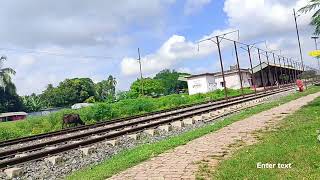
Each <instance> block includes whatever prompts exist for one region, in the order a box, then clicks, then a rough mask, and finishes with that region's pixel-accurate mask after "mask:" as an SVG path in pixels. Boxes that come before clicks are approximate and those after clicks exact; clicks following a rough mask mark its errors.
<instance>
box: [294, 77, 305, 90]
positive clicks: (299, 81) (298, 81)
mask: <svg viewBox="0 0 320 180" xmlns="http://www.w3.org/2000/svg"><path fill="white" fill-rule="evenodd" d="M296 84H297V86H298V88H299V92H303V90H304V88H303V86H304V85H303V81H302V80H301V79H297V81H296Z"/></svg>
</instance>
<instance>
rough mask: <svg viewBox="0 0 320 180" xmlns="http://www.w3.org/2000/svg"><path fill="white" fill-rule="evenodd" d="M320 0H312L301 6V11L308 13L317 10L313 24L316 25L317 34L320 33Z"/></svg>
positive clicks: (313, 16) (313, 17)
mask: <svg viewBox="0 0 320 180" xmlns="http://www.w3.org/2000/svg"><path fill="white" fill-rule="evenodd" d="M319 7H320V0H310V2H309V4H308V5H306V6H305V7H303V8H301V9H300V10H299V12H302V13H308V12H310V11H312V10H316V12H315V13H314V14H313V15H312V20H311V23H310V24H311V25H313V26H315V34H317V35H319V34H320V9H319Z"/></svg>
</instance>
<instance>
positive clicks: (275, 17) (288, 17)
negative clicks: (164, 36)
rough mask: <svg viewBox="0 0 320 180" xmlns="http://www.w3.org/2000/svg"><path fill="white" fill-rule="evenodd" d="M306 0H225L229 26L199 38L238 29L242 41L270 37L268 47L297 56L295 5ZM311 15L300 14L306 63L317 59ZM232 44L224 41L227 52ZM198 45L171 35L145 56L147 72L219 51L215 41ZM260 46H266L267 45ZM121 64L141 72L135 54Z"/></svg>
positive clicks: (127, 72) (126, 69) (234, 36)
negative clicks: (309, 52)
mask: <svg viewBox="0 0 320 180" xmlns="http://www.w3.org/2000/svg"><path fill="white" fill-rule="evenodd" d="M306 3H307V0H298V1H288V0H280V1H276V0H255V1H252V0H226V1H225V4H224V11H225V13H226V15H227V17H228V24H229V27H228V28H226V29H221V30H214V31H213V33H211V34H208V35H204V36H203V37H202V38H200V40H201V39H205V38H208V37H211V36H214V35H218V34H224V33H226V32H230V31H232V30H234V29H239V30H240V41H242V42H248V43H253V42H256V41H257V40H267V44H268V48H270V49H281V50H282V54H283V55H285V56H288V57H294V58H296V59H297V60H298V57H299V51H298V45H297V39H296V34H295V24H294V19H293V11H292V9H293V8H296V9H299V8H301V7H302V6H303V5H305V4H306ZM310 17H311V14H307V15H301V16H299V18H298V23H299V28H300V33H301V38H302V47H303V50H304V51H303V53H304V60H305V61H306V62H307V63H314V60H313V59H312V58H309V57H308V56H307V52H308V51H310V50H312V49H313V44H312V43H313V42H312V41H311V40H310V36H311V34H312V27H310V26H309V22H310ZM228 38H229V39H234V40H237V38H238V37H237V34H236V33H234V34H231V35H229V36H228ZM230 45H232V44H231V43H228V42H225V41H224V42H223V43H222V44H221V47H222V48H226V49H228V50H229V51H228V53H229V54H231V53H232V49H231V47H230ZM196 46H197V43H196V42H190V41H187V40H186V37H183V36H178V35H174V36H171V37H170V38H169V39H168V40H167V41H166V42H165V43H164V44H163V45H162V46H161V47H160V48H159V50H158V51H157V52H155V53H152V54H149V55H147V56H145V57H143V60H142V64H143V70H144V72H147V73H154V72H156V71H159V70H162V69H164V68H172V67H174V66H175V65H176V64H178V63H179V62H181V61H184V60H189V59H197V57H199V56H202V57H204V56H207V55H208V54H210V53H212V52H215V51H216V47H215V45H214V44H212V43H211V42H207V43H204V44H201V45H200V51H199V52H195V51H194V49H195V48H196ZM261 47H262V48H265V46H264V45H263V46H262V45H261ZM243 57H246V55H244V56H243ZM226 64H228V63H226ZM229 64H232V62H230V63H229ZM244 64H247V62H245V63H244ZM121 68H122V72H123V73H124V74H125V75H133V74H137V73H138V72H139V65H138V63H137V61H136V60H135V59H134V58H125V59H123V61H122V63H121ZM194 72H195V71H194Z"/></svg>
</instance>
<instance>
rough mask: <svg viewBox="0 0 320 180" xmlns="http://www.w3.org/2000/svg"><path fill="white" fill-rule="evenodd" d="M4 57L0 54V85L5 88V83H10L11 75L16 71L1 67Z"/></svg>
mask: <svg viewBox="0 0 320 180" xmlns="http://www.w3.org/2000/svg"><path fill="white" fill-rule="evenodd" d="M5 60H7V58H6V57H4V56H1V58H0V87H1V88H4V89H6V86H7V85H10V84H12V81H11V75H15V74H16V72H15V71H14V70H13V69H12V68H3V63H4V61H5Z"/></svg>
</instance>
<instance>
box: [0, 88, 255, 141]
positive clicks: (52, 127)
mask: <svg viewBox="0 0 320 180" xmlns="http://www.w3.org/2000/svg"><path fill="white" fill-rule="evenodd" d="M251 92H252V90H250V89H244V93H246V94H248V93H251ZM240 94H241V91H240V90H233V89H228V95H229V96H230V97H231V96H238V95H240ZM222 98H224V91H222V90H216V91H214V92H211V93H207V94H196V95H191V96H189V95H186V94H174V95H168V96H163V97H160V98H150V97H141V98H137V99H126V100H122V101H119V102H115V103H96V104H95V105H93V106H91V107H87V108H83V109H80V110H71V109H65V110H61V111H59V112H56V113H52V114H49V115H47V116H37V117H29V118H27V119H26V120H23V121H16V122H2V123H0V141H5V140H9V139H14V138H19V137H26V136H31V135H36V134H41V133H47V132H52V131H57V130H60V129H61V127H62V126H61V122H62V117H63V115H64V114H69V113H77V114H79V115H80V117H81V119H82V120H83V121H84V122H85V123H86V124H93V123H95V122H99V121H110V120H112V119H115V118H121V117H128V116H133V115H139V114H145V113H149V112H154V111H160V110H164V109H171V108H175V107H179V106H183V105H190V104H195V103H201V102H205V101H209V100H218V99H222Z"/></svg>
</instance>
